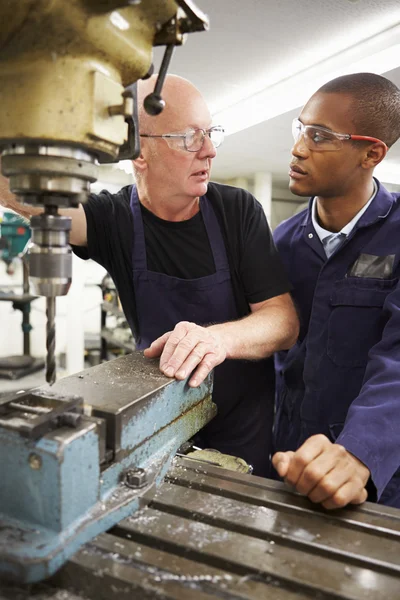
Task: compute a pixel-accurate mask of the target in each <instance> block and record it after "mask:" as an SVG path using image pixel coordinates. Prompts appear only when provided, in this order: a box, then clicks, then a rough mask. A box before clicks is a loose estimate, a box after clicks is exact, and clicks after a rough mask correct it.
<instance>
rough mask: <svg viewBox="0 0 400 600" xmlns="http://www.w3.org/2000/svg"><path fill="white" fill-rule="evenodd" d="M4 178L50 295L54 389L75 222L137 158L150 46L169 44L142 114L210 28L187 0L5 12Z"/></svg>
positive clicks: (128, 0)
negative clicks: (100, 179) (174, 65)
mask: <svg viewBox="0 0 400 600" xmlns="http://www.w3.org/2000/svg"><path fill="white" fill-rule="evenodd" d="M0 19H1V22H2V24H3V25H2V28H1V32H0V82H1V112H0V149H1V153H2V172H3V174H4V175H5V176H7V177H8V178H9V180H10V189H11V191H12V192H13V193H15V194H16V195H17V196H18V197H19V199H20V200H21V201H22V202H24V203H26V204H30V205H32V206H34V207H39V206H40V207H43V209H44V210H43V212H42V213H41V214H38V215H36V216H34V217H32V218H31V223H30V225H31V229H32V243H31V247H30V252H29V268H30V280H31V285H32V289H33V292H34V293H35V294H36V295H41V296H46V298H47V300H46V305H47V328H46V346H47V368H46V380H47V382H49V383H54V381H55V376H56V364H55V298H56V297H57V296H63V295H65V294H67V292H68V290H69V288H70V285H71V276H72V255H71V248H70V246H69V243H68V241H69V231H70V228H71V219H70V218H69V217H67V216H63V215H62V214H60V209H65V208H72V207H77V206H78V205H79V203H81V202H85V200H86V198H87V195H88V193H89V186H90V184H91V183H92V182H94V181H95V180H96V178H97V176H96V171H97V169H96V163H97V162H100V163H101V162H114V161H116V160H120V159H123V158H125V159H128V158H129V159H132V158H136V157H137V156H138V153H139V136H138V128H137V112H136V108H137V107H136V96H135V82H136V81H137V80H138V79H140V78H144V77H146V75H149V74H151V68H152V48H153V45H166V51H165V56H164V60H163V63H162V65H161V69H160V73H159V77H158V80H157V83H156V87H155V90H154V93H153V94H151V95H150V97H149V98H147V100H146V105H145V106H146V110H148V112H152V113H153V114H157V112H160V111H161V110H162V107H163V100H162V97H161V90H162V84H163V80H164V78H165V75H166V72H167V69H168V65H169V61H170V59H171V56H172V52H173V50H174V47H175V46H176V45H178V44H182V42H183V41H184V39H185V36H186V34H187V33H188V32H193V31H202V30H205V29H207V28H208V21H207V18H206V17H205V15H203V13H201V11H200V10H199V9H198V8H197V7H196V6H195V5H194V4H193V3H192V2H191V0H188V1H187V0H176V1H175V0H150V1H142V0H102V1H99V0H72V1H69V2H64V1H62V0H59V1H49V0H24V1H21V2H18V3H15V2H11V1H3V2H2V3H1V6H0Z"/></svg>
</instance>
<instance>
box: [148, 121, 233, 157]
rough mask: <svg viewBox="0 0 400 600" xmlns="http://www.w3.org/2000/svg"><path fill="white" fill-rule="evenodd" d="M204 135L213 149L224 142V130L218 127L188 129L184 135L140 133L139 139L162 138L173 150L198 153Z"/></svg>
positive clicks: (202, 143)
mask: <svg viewBox="0 0 400 600" xmlns="http://www.w3.org/2000/svg"><path fill="white" fill-rule="evenodd" d="M206 135H207V136H208V137H209V138H210V140H211V143H212V145H213V146H214V148H218V147H219V146H220V145H221V144H222V142H223V141H224V136H225V130H224V129H223V127H221V126H220V125H216V126H215V127H211V128H210V129H189V130H188V131H186V132H185V133H164V134H162V135H155V134H151V133H141V134H140V136H141V137H147V138H162V139H163V140H165V141H166V142H167V144H168V146H169V147H170V148H172V149H173V150H187V152H198V151H199V150H201V149H202V147H203V145H204V140H205V139H206Z"/></svg>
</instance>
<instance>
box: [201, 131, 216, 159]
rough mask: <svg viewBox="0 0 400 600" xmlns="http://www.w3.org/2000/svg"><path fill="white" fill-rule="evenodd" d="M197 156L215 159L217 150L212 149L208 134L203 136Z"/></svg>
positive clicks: (212, 145)
mask: <svg viewBox="0 0 400 600" xmlns="http://www.w3.org/2000/svg"><path fill="white" fill-rule="evenodd" d="M199 155H200V156H201V157H202V158H205V157H207V158H215V157H216V156H217V149H216V148H215V147H214V144H213V143H212V141H211V139H210V136H209V135H208V134H206V135H205V136H204V142H203V145H202V147H201V148H200V150H199Z"/></svg>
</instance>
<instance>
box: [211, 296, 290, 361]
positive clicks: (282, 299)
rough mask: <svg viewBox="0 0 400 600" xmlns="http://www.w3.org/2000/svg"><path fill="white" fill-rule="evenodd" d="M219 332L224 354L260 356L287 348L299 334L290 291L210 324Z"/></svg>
mask: <svg viewBox="0 0 400 600" xmlns="http://www.w3.org/2000/svg"><path fill="white" fill-rule="evenodd" d="M209 329H211V330H212V332H213V333H216V334H218V336H219V337H220V338H221V340H222V343H223V344H224V346H225V348H226V350H227V358H234V359H247V360H259V359H261V358H265V357H267V356H271V355H272V354H273V353H274V352H277V351H278V350H287V349H288V348H290V347H291V346H293V344H294V343H295V341H296V339H297V336H298V331H299V330H298V318H297V314H296V310H295V308H294V306H293V303H292V301H291V299H290V296H289V294H285V295H284V296H279V297H278V298H277V301H276V302H273V301H269V302H268V304H267V305H266V306H263V307H262V308H260V309H259V310H256V311H254V312H252V313H251V314H250V315H248V316H247V317H245V318H243V319H240V320H238V321H232V322H229V323H221V324H218V325H212V326H210V327H209Z"/></svg>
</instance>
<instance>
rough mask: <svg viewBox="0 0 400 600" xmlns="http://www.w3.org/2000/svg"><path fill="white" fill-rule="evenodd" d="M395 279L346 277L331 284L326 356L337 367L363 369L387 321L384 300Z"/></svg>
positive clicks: (392, 287)
mask: <svg viewBox="0 0 400 600" xmlns="http://www.w3.org/2000/svg"><path fill="white" fill-rule="evenodd" d="M397 282H398V279H372V278H363V277H346V278H345V279H340V280H339V281H336V282H335V285H334V288H333V292H332V295H331V299H330V304H331V314H330V317H329V321H328V343H327V353H328V356H329V358H330V359H331V360H332V361H333V362H334V363H335V364H336V365H337V366H339V367H363V366H365V365H366V363H367V360H368V352H369V350H370V349H371V348H372V346H374V345H375V344H377V343H378V342H379V340H380V339H381V337H382V331H383V328H384V326H385V323H386V321H387V315H385V313H384V311H383V304H384V302H385V300H386V297H387V296H388V294H390V292H392V291H393V290H394V288H395V287H396V284H397Z"/></svg>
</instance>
